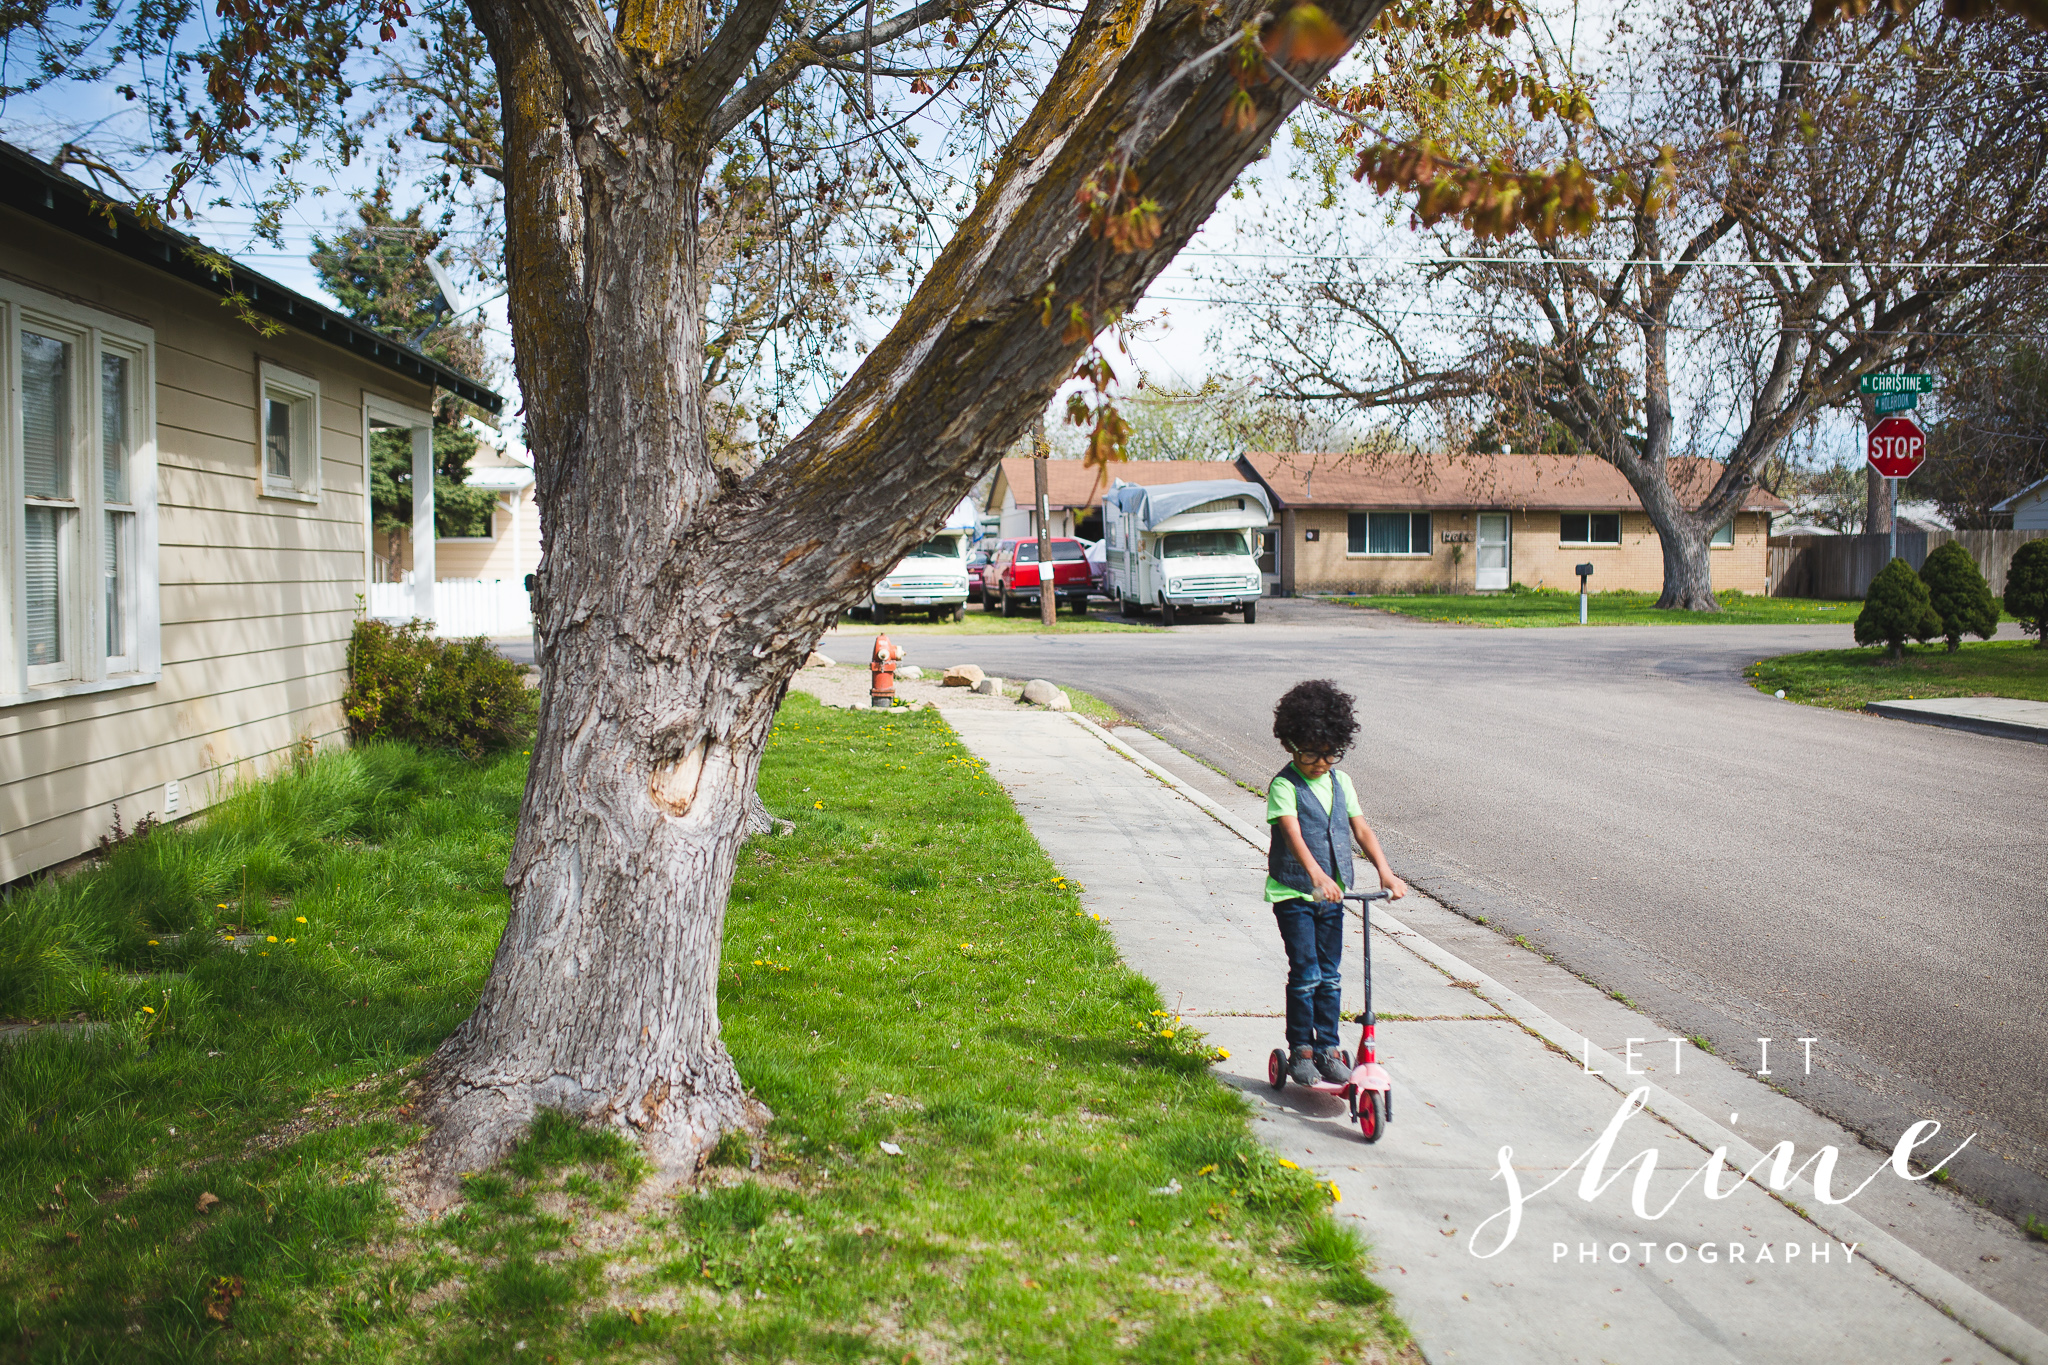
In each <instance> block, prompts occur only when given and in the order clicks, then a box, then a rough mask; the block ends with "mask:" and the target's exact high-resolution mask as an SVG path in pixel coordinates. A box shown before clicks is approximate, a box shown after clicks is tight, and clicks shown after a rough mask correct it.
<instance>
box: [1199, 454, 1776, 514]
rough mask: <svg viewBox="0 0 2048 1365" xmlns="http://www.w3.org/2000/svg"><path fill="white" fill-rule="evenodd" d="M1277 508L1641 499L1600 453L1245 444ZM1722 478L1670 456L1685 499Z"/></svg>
mask: <svg viewBox="0 0 2048 1365" xmlns="http://www.w3.org/2000/svg"><path fill="white" fill-rule="evenodd" d="M1239 464H1240V465H1241V466H1244V467H1247V468H1248V469H1249V470H1250V471H1251V472H1253V473H1255V474H1256V475H1257V476H1258V478H1259V479H1260V481H1261V482H1263V483H1264V484H1265V485H1266V487H1267V489H1269V490H1270V491H1271V492H1272V494H1273V502H1274V506H1275V507H1276V508H1278V507H1296V508H1299V507H1443V508H1453V507H1502V508H1508V509H1511V510H1515V511H1523V510H1538V511H1541V510H1546V509H1550V508H1558V509H1570V510H1573V511H1581V510H1583V511H1597V510H1601V509H1604V508H1610V507H1611V508H1617V509H1622V510H1629V511H1633V510H1635V509H1638V508H1640V507H1641V506H1642V501H1641V499H1639V498H1637V497H1636V491H1635V489H1633V488H1631V487H1629V484H1628V480H1627V479H1625V478H1623V477H1622V474H1621V471H1620V470H1618V469H1616V468H1615V467H1614V466H1613V465H1611V464H1609V463H1608V462H1607V461H1605V460H1603V459H1601V458H1600V457H1599V456H1597V455H1507V454H1500V455H1493V454H1472V455H1452V456H1442V455H1424V454H1416V453H1410V452H1393V453H1385V454H1372V455H1357V454H1318V453H1312V452H1306V451H1302V452H1293V453H1281V452H1277V451H1247V452H1246V453H1245V454H1244V456H1243V457H1242V458H1241V459H1240V461H1239ZM1720 477H1721V466H1720V465H1719V464H1717V463H1716V462H1714V461H1712V460H1700V459H1673V460H1672V461H1671V479H1672V483H1673V484H1674V485H1675V486H1676V487H1677V489H1678V494H1679V497H1680V498H1681V499H1682V500H1683V501H1685V502H1687V503H1698V502H1699V501H1701V500H1702V499H1704V498H1705V497H1706V495H1707V493H1708V491H1709V490H1710V489H1712V488H1713V486H1714V482H1715V481H1716V480H1717V479H1719V478H1720ZM1742 507H1743V510H1744V511H1751V512H1758V511H1770V512H1782V511H1784V510H1786V507H1785V504H1784V503H1783V502H1781V501H1780V500H1779V499H1777V498H1775V497H1773V496H1772V495H1771V494H1769V493H1767V492H1765V491H1764V490H1763V489H1761V488H1751V489H1750V490H1749V495H1748V497H1746V498H1745V499H1743V503H1742Z"/></svg>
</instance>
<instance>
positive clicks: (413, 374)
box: [0, 143, 505, 416]
mask: <svg viewBox="0 0 2048 1365" xmlns="http://www.w3.org/2000/svg"><path fill="white" fill-rule="evenodd" d="M0 204H4V205H6V206H7V207H8V208H11V209H14V210H15V211H16V212H18V213H22V214H25V215H27V216H28V217H31V218H34V219H37V220H38V221H40V222H43V223H47V224H49V225H50V226H51V227H53V228H56V229H57V230H58V231H60V232H66V233H69V234H70V235H72V236H74V237H78V238H81V239H83V240H85V241H87V242H90V243H92V244H93V245H94V246H97V247H100V248H102V249H104V250H107V251H111V252H113V253H115V254H116V255H119V256H125V257H127V258H128V259H129V260H132V261H136V262H138V263H140V264H142V265H146V266H149V267H151V268H152V269H155V270H159V271H161V272H163V273H164V274H166V275H170V276H172V277H173V278H175V279H179V280H182V281H184V282H185V283H186V284H191V285H196V286H198V287H199V288H201V289H204V290H206V291H207V292H209V293H213V294H219V295H222V296H227V295H230V294H235V293H240V294H241V295H242V297H243V298H244V299H246V300H247V302H248V306H249V308H250V310H251V311H252V312H256V313H261V314H262V315H264V316H265V317H268V318H272V319H274V320H275V321H277V322H280V323H283V324H284V325H285V326H287V327H291V328H293V329H295V330H297V331H300V332H303V333H305V334H306V335H308V336H312V337H317V338H319V339H320V340H322V341H325V342H327V343H329V344H330V345H334V346H339V347H341V348H342V349H343V350H345V351H348V352H350V353H352V354H354V355H357V356H360V357H362V358H363V359H366V360H368V361H370V362H371V363H372V364H375V365H378V366H381V367H382V368H384V369H387V370H391V371H394V372H396V373H398V374H402V375H405V376H406V377H408V378H410V379H413V380H415V381H416V382H418V383H422V384H426V385H428V386H430V387H438V388H442V389H446V390H447V391H448V392H450V393H452V394H454V395H455V396H456V397H457V398H460V399H462V400H463V401H464V402H467V403H472V404H474V405H476V406H477V407H479V408H481V409H483V410H484V411H485V412H488V413H490V414H491V415H492V416H497V415H498V414H499V413H501V412H503V411H504V408H505V399H504V397H503V395H501V394H497V393H494V392H492V391H491V390H490V389H487V388H485V387H484V386H483V385H481V384H479V383H477V382H476V381H475V380H474V379H471V378H470V377H469V376H467V375H465V374H462V373H461V372H459V371H457V370H452V369H450V368H449V367H447V366H446V365H443V364H441V363H440V362H439V361H437V360H434V359H432V358H430V357H428V356H425V355H422V354H421V353H420V352H418V351H416V350H414V349H413V348H412V347H410V346H405V345H401V344H400V343H398V342H395V341H393V340H391V339H390V338H389V337H386V336H383V335H381V334H380V333H378V332H375V331H373V330H371V329H370V328H368V327H365V326H364V325H363V324H362V323H360V322H357V321H355V320H354V319H353V318H348V317H344V316H343V315H341V314H340V313H337V312H335V311H334V310H333V309H332V308H329V307H327V306H326V305H324V304H320V303H316V302H314V301H313V300H312V299H309V298H307V297H306V296H305V295H304V294H301V293H299V292H298V291H296V290H294V289H288V288H286V287H285V286H284V285H281V284H279V283H278V282H277V281H276V280H273V279H271V278H270V277H269V276H267V275H260V274H258V273H256V272H255V271H253V270H250V269H249V268H247V267H246V266H243V265H241V264H239V263H236V262H234V261H232V260H229V261H228V263H229V267H230V268H229V270H228V271H227V273H226V274H225V276H223V275H221V274H218V273H216V272H215V271H214V270H212V269H210V268H209V267H208V266H206V265H204V264H202V263H201V262H200V261H199V260H196V259H194V253H195V252H209V251H210V249H209V248H206V247H205V246H203V245H202V244H201V243H199V242H197V241H195V240H193V239H192V238H190V237H187V236H185V235H184V234H183V233H181V232H173V231H170V230H169V229H167V228H155V227H150V226H149V225H147V224H146V223H144V222H143V221H142V220H141V219H140V218H139V217H137V216H136V214H135V213H134V211H133V210H131V209H128V208H125V207H123V206H122V205H120V204H118V203H115V202H114V201H113V200H111V199H107V198H104V197H102V196H100V195H97V194H95V193H93V191H92V190H91V188H90V187H88V186H86V185H83V184H80V183H79V182H78V181H76V180H73V179H72V178H71V177H70V176H68V175H63V174H60V173H59V172H56V171H53V170H51V169H50V168H49V167H47V166H45V165H43V164H42V163H41V162H39V161H37V160H35V159H34V158H33V157H30V156H28V155H26V154H24V153H23V152H21V151H20V150H19V149H17V148H14V147H10V146H7V145H6V144H4V143H0ZM210 254H212V255H213V256H215V257H216V258H218V259H222V260H228V258H227V257H224V256H221V255H220V253H218V252H210Z"/></svg>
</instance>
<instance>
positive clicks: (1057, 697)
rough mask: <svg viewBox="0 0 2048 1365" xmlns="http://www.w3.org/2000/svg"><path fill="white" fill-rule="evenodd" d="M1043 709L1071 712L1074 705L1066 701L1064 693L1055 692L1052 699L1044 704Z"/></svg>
mask: <svg viewBox="0 0 2048 1365" xmlns="http://www.w3.org/2000/svg"><path fill="white" fill-rule="evenodd" d="M1045 709H1046V710H1048V711H1071V710H1073V709H1074V703H1073V702H1072V701H1070V700H1068V698H1067V694H1066V693H1065V692H1056V693H1054V694H1053V699H1052V700H1051V701H1049V702H1047V703H1046V704H1045Z"/></svg>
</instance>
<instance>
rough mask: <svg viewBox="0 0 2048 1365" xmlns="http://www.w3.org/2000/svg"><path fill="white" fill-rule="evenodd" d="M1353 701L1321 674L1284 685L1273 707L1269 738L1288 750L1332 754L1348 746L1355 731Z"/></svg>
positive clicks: (1356, 728)
mask: <svg viewBox="0 0 2048 1365" xmlns="http://www.w3.org/2000/svg"><path fill="white" fill-rule="evenodd" d="M1356 701H1357V698H1355V697H1353V696H1352V695H1351V694H1350V693H1349V692H1346V691H1343V690H1342V689H1341V688H1339V687H1338V686H1337V685H1336V684H1335V683H1332V682H1326V681H1324V680H1323V679H1321V678H1316V679H1313V680H1311V681H1309V682H1299V683H1296V684H1295V685H1294V686H1292V687H1290V688H1288V689H1287V695H1286V696H1284V697H1282V698H1280V704H1279V705H1278V706H1276V707H1274V708H1273V738H1275V739H1277V740H1279V741H1280V742H1281V743H1282V744H1283V745H1285V746H1286V747H1287V750H1288V752H1289V753H1297V754H1300V753H1308V754H1334V753H1336V752H1338V751H1339V750H1342V749H1348V748H1350V747H1351V741H1352V740H1353V739H1355V738H1356V737H1357V735H1358V717H1357V716H1355V715H1353V714H1352V710H1351V708H1352V705H1353V703H1354V702H1356Z"/></svg>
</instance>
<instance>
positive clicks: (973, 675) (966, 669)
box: [939, 664, 987, 687]
mask: <svg viewBox="0 0 2048 1365" xmlns="http://www.w3.org/2000/svg"><path fill="white" fill-rule="evenodd" d="M986 676H987V675H986V674H984V673H983V672H982V671H981V670H980V669H978V668H976V667H975V666H974V665H973V664H954V665H953V666H952V667H951V668H949V669H947V670H946V675H945V676H944V677H942V678H940V679H939V685H940V686H941V687H974V686H977V685H978V684H979V683H980V682H981V680H982V679H983V678H984V677H986Z"/></svg>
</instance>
